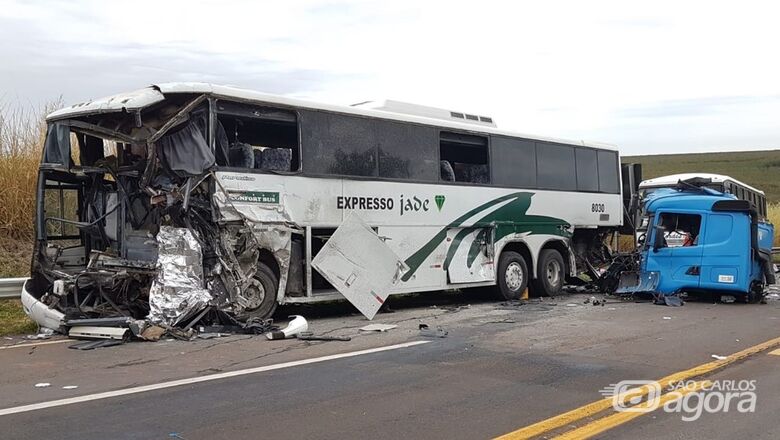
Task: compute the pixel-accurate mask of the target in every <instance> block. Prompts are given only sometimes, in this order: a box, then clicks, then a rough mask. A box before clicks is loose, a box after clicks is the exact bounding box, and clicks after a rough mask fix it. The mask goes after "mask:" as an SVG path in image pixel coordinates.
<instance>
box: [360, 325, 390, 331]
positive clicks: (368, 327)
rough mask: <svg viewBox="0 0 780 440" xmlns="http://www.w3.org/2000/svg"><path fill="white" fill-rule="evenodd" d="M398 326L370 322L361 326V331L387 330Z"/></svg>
mask: <svg viewBox="0 0 780 440" xmlns="http://www.w3.org/2000/svg"><path fill="white" fill-rule="evenodd" d="M396 327H398V326H397V325H395V324H369V325H366V326H363V327H360V331H363V332H386V331H388V330H392V329H394V328H396Z"/></svg>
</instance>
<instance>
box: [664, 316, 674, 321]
mask: <svg viewBox="0 0 780 440" xmlns="http://www.w3.org/2000/svg"><path fill="white" fill-rule="evenodd" d="M664 319H666V320H669V319H672V317H671V316H664Z"/></svg>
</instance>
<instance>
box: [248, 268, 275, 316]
mask: <svg viewBox="0 0 780 440" xmlns="http://www.w3.org/2000/svg"><path fill="white" fill-rule="evenodd" d="M278 290H279V281H278V280H277V279H276V275H274V272H273V271H272V270H271V268H269V267H268V266H266V265H265V264H264V263H260V262H258V263H257V272H255V275H254V277H253V278H252V281H251V282H250V284H249V286H247V288H246V289H245V290H244V295H245V296H246V298H247V299H248V300H249V302H250V305H249V306H248V307H247V308H246V309H244V311H243V312H241V314H239V316H238V318H239V319H241V320H246V319H249V318H261V319H267V318H270V317H271V316H273V314H274V312H275V311H276V305H277V303H276V292H277V291H278Z"/></svg>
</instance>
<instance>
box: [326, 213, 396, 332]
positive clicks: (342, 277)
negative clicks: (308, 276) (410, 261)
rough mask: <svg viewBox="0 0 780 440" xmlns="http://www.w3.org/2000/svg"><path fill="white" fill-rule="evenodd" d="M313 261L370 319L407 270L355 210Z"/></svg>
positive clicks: (331, 282)
mask: <svg viewBox="0 0 780 440" xmlns="http://www.w3.org/2000/svg"><path fill="white" fill-rule="evenodd" d="M311 263H312V266H314V268H315V269H317V271H319V273H320V274H322V276H323V277H325V279H326V280H328V282H330V284H332V285H333V287H335V288H336V290H338V291H339V292H341V294H342V295H344V297H345V298H347V300H349V302H351V303H352V304H353V305H354V306H355V307H356V308H357V309H358V310H359V311H360V313H362V314H363V315H364V316H365V317H366V318H368V319H369V320H370V319H373V318H374V315H376V312H377V311H379V308H380V307H382V304H384V302H385V299H387V297H388V295H389V294H390V289H391V288H392V287H393V286H394V285H395V284H396V283H397V282H398V280H400V278H401V275H403V272H405V271H406V265H405V264H404V263H403V261H401V259H400V258H399V257H398V256H397V255H396V254H395V252H393V251H392V250H391V249H390V247H389V246H387V245H386V244H385V242H384V241H382V239H380V238H379V236H378V235H377V234H376V232H374V230H373V229H371V227H370V226H368V225H367V224H366V223H364V222H363V220H362V219H361V218H360V217H359V216H358V215H357V214H355V213H352V214H351V215H350V216H349V217H347V219H346V220H344V222H343V223H342V224H341V226H339V227H338V229H336V232H334V233H333V236H331V238H330V239H329V240H328V241H327V242H326V243H325V245H324V246H323V248H322V250H320V252H319V253H318V254H317V256H316V257H314V259H313V260H312V262H311Z"/></svg>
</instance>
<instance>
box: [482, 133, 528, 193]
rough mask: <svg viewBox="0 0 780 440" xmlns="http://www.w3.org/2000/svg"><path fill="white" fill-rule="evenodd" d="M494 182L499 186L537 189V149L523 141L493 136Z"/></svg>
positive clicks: (491, 139) (491, 140)
mask: <svg viewBox="0 0 780 440" xmlns="http://www.w3.org/2000/svg"><path fill="white" fill-rule="evenodd" d="M490 142H491V156H492V166H493V182H494V183H495V184H496V185H499V186H510V187H517V188H536V148H535V147H534V143H533V142H531V141H527V140H523V139H512V138H507V137H502V136H492V137H491V138H490Z"/></svg>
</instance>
